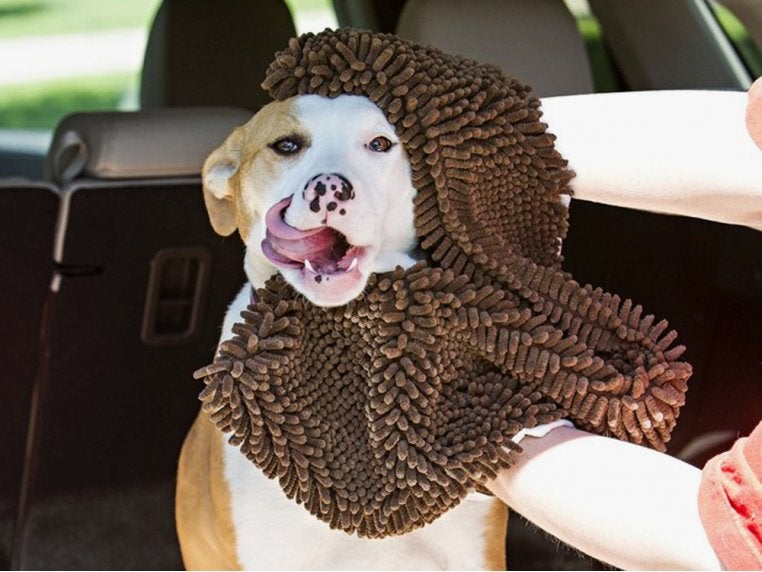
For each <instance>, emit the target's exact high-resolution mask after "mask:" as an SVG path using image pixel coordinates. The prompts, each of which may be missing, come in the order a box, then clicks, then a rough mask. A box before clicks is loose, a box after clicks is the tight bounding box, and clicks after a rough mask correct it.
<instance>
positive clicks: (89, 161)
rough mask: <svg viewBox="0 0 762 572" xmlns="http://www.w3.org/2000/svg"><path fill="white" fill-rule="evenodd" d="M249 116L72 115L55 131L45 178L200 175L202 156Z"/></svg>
mask: <svg viewBox="0 0 762 572" xmlns="http://www.w3.org/2000/svg"><path fill="white" fill-rule="evenodd" d="M250 118H251V112H250V111H247V110H244V109H238V108H234V107H198V108H172V109H157V110H151V111H134V112H119V111H115V112H96V113H74V114H72V115H69V116H67V117H65V118H64V119H63V120H62V121H61V123H59V125H58V127H57V128H56V131H55V133H54V135H53V141H52V143H51V146H50V151H49V152H48V158H47V164H46V178H47V179H49V180H53V181H55V182H57V183H59V184H66V183H69V182H71V181H73V180H75V179H78V178H84V177H87V178H95V179H139V178H154V177H179V176H191V175H199V174H200V173H201V167H202V166H203V163H204V160H205V159H206V157H207V155H209V153H211V152H212V151H213V150H214V149H215V148H216V147H217V146H218V145H219V144H220V143H222V141H223V140H224V139H225V137H226V136H227V135H228V134H229V133H230V132H231V131H232V130H233V129H234V128H235V127H237V126H239V125H242V124H243V123H245V122H246V121H248V120H249V119H250Z"/></svg>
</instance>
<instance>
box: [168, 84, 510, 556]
mask: <svg viewBox="0 0 762 572" xmlns="http://www.w3.org/2000/svg"><path fill="white" fill-rule="evenodd" d="M202 176H203V185H204V198H205V202H206V206H207V209H208V211H209V217H210V221H211V223H212V226H213V227H214V229H215V230H216V231H217V232H218V233H219V234H221V235H230V234H232V233H233V232H235V231H236V230H237V231H238V232H239V234H240V236H241V237H242V239H243V240H244V242H245V244H246V256H245V263H244V267H245V271H246V274H247V277H248V279H249V282H250V283H249V284H247V285H245V286H244V288H243V289H242V290H241V292H240V294H239V295H238V296H237V298H236V299H235V301H234V302H233V303H232V305H231V306H230V308H229V311H228V313H227V316H226V318H225V321H224V325H223V329H222V336H221V339H222V340H225V339H228V338H230V337H232V327H233V324H234V323H235V322H236V321H239V319H240V318H239V317H240V313H241V311H242V310H244V309H245V308H246V306H247V305H248V304H249V302H250V300H251V292H252V286H253V287H255V288H258V287H262V286H263V285H264V283H265V281H266V280H267V279H268V278H270V277H271V276H272V275H274V274H275V273H277V272H280V273H281V274H282V275H283V277H284V278H285V279H286V280H287V281H288V282H289V283H290V284H291V285H292V286H293V287H294V289H295V290H297V291H298V292H299V293H300V294H301V295H303V296H304V297H305V298H307V299H308V300H309V301H310V302H312V303H314V304H316V305H320V306H340V305H343V304H346V303H347V302H349V301H350V300H352V299H354V298H356V297H357V296H360V295H361V294H362V292H363V289H364V288H365V286H366V283H367V280H368V277H369V276H370V274H372V273H376V272H386V271H391V270H393V269H394V268H395V267H397V266H401V267H403V268H408V267H410V266H411V265H412V264H414V262H415V249H416V236H415V229H414V222H413V199H414V196H415V193H416V191H415V189H414V187H413V185H412V182H411V171H410V165H409V161H408V158H407V157H406V153H405V150H404V149H403V146H402V144H401V143H400V141H399V138H398V137H397V135H396V134H395V131H394V128H393V127H392V126H391V125H390V124H389V122H388V121H387V119H386V117H385V116H384V114H383V113H382V112H381V110H380V109H379V108H378V107H376V106H375V105H374V104H373V103H372V102H371V101H370V100H369V99H367V98H365V97H362V96H352V95H343V96H340V97H337V98H335V99H328V98H322V97H319V96H315V95H302V96H297V97H293V98H291V99H288V100H286V101H276V102H273V103H270V104H269V105H267V106H265V107H264V108H263V109H262V110H260V111H259V112H258V113H257V114H256V115H255V116H254V117H253V118H252V119H251V121H250V122H249V123H247V124H246V125H244V126H242V127H239V128H238V129H236V130H235V131H234V132H233V133H232V134H231V135H230V136H229V137H228V139H227V140H226V141H225V142H224V143H223V144H222V146H221V147H219V148H218V149H217V150H216V151H214V152H213V153H212V154H211V155H210V157H209V158H208V159H207V161H206V163H205V165H204V169H203V174H202ZM176 520H177V529H178V536H179V540H180V546H181V550H182V555H183V560H184V563H185V565H186V567H187V568H188V569H240V568H243V569H264V568H267V569H300V568H309V569H388V570H392V569H422V570H423V569H505V556H504V541H505V534H506V525H507V509H506V507H505V505H504V504H502V503H501V502H500V501H499V500H496V499H495V498H493V497H490V496H487V495H482V494H479V493H473V494H471V495H469V496H468V497H467V498H466V499H465V500H464V501H463V502H462V503H461V504H460V505H458V506H457V507H456V508H454V509H453V510H451V511H449V512H448V513H447V514H445V515H444V516H442V517H441V518H439V519H438V520H437V521H435V522H434V523H432V524H430V525H428V526H426V527H424V528H422V529H417V530H415V531H412V532H410V533H407V534H404V535H401V536H394V537H388V538H384V539H366V538H360V537H357V536H352V535H348V534H346V533H344V532H341V531H337V530H332V529H330V528H329V526H328V525H327V524H325V523H323V522H321V521H319V520H318V519H317V518H316V517H314V516H312V515H311V514H310V513H309V512H308V511H307V510H305V509H304V508H302V507H300V506H298V505H297V504H296V503H295V502H294V501H292V500H290V499H288V498H287V497H286V496H285V494H284V493H283V492H282V490H281V488H280V486H279V485H278V483H277V482H275V481H273V480H270V479H268V478H267V477H265V476H264V475H263V474H262V473H261V471H260V470H259V469H258V468H257V467H255V466H254V465H253V464H252V463H251V462H250V461H249V460H247V459H246V458H245V457H244V456H243V455H242V454H241V452H240V451H239V450H238V448H237V447H235V446H233V445H230V444H229V443H228V442H227V440H226V437H225V436H224V435H223V434H222V433H221V432H220V431H219V430H218V429H217V428H216V427H215V426H214V424H213V423H212V421H211V420H210V419H209V417H208V415H207V414H206V413H204V412H203V411H202V412H201V413H199V415H198V417H197V419H196V420H195V422H194V424H193V426H192V428H191V430H190V432H189V434H188V436H187V438H186V440H185V443H184V445H183V448H182V452H181V456H180V461H179V470H178V483H177V505H176Z"/></svg>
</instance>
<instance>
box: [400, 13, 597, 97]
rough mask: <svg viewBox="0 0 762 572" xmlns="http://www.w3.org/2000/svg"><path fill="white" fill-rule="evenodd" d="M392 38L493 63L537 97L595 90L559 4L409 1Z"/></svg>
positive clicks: (581, 48)
mask: <svg viewBox="0 0 762 572" xmlns="http://www.w3.org/2000/svg"><path fill="white" fill-rule="evenodd" d="M396 33H397V34H398V35H399V36H401V37H403V38H405V39H409V40H413V41H415V42H418V43H422V44H429V45H433V46H437V47H439V48H441V49H443V50H444V51H446V52H449V53H454V54H460V55H463V56H466V57H469V58H472V59H475V60H477V61H479V62H483V63H491V64H495V65H497V66H499V67H500V68H501V69H502V70H503V71H504V72H505V73H507V74H508V75H511V76H514V77H517V78H519V79H521V80H522V81H526V82H527V83H529V85H531V86H532V88H533V91H534V93H535V94H536V95H538V96H539V97H543V96H550V95H567V94H576V93H589V92H592V91H593V79H592V73H591V71H590V64H589V62H588V58H587V52H586V51H585V46H584V43H583V41H582V38H581V36H580V34H579V32H578V30H577V24H576V22H575V20H574V17H573V16H572V14H571V13H570V12H569V10H568V9H567V8H566V5H565V4H564V3H563V2H562V1H560V0H474V1H471V2H461V1H459V0H409V1H408V2H407V3H406V4H405V6H404V8H403V9H402V13H401V14H400V17H399V21H398V23H397V31H396Z"/></svg>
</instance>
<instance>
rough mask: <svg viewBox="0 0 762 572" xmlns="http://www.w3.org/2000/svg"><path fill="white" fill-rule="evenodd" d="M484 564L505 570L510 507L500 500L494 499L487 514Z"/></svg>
mask: <svg viewBox="0 0 762 572" xmlns="http://www.w3.org/2000/svg"><path fill="white" fill-rule="evenodd" d="M485 528H486V537H487V538H486V543H485V546H484V565H485V568H486V569H487V570H505V566H506V558H505V536H506V534H508V507H507V506H506V505H504V504H503V503H502V502H500V501H499V500H497V499H495V500H493V501H492V509H491V510H490V512H489V515H488V516H487V523H486V527H485Z"/></svg>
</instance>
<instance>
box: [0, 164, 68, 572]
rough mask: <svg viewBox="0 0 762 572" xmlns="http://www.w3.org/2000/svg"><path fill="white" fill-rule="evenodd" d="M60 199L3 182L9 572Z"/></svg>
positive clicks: (0, 433)
mask: <svg viewBox="0 0 762 572" xmlns="http://www.w3.org/2000/svg"><path fill="white" fill-rule="evenodd" d="M57 212H58V193H57V192H56V190H55V188H54V187H53V186H52V185H49V184H45V183H41V182H31V181H28V180H24V179H18V178H17V179H0V320H1V323H2V325H1V326H0V329H1V330H2V344H0V363H2V369H1V370H0V392H1V393H2V396H3V397H2V412H0V568H4V569H8V567H9V566H10V554H11V546H12V537H13V523H14V521H15V518H16V512H17V510H18V505H17V500H18V497H19V493H20V488H21V482H22V472H23V464H24V463H23V460H24V449H25V446H26V434H27V432H26V430H27V426H28V424H29V410H30V403H31V400H32V388H33V387H34V377H35V372H36V364H37V362H38V360H39V358H40V352H41V349H42V346H41V344H40V333H41V331H42V328H43V324H44V322H45V308H46V302H47V300H48V293H49V290H50V281H51V279H52V277H53V258H52V253H53V234H54V232H53V230H54V227H55V221H56V215H57Z"/></svg>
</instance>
